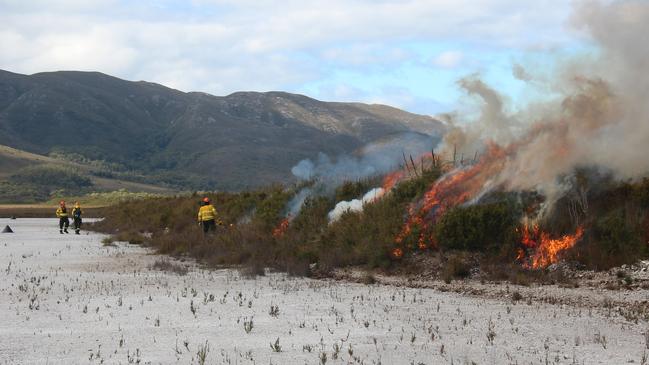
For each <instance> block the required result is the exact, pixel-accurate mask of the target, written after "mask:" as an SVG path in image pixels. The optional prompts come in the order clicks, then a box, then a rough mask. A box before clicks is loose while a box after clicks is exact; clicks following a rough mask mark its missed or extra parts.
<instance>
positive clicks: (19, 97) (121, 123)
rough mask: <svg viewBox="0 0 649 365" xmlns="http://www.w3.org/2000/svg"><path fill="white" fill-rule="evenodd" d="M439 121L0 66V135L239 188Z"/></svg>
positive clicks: (145, 171) (359, 107)
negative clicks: (320, 156)
mask: <svg viewBox="0 0 649 365" xmlns="http://www.w3.org/2000/svg"><path fill="white" fill-rule="evenodd" d="M443 131H444V125H443V123H441V122H439V121H438V120H436V119H434V118H432V117H429V116H423V115H417V114H413V113H409V112H406V111H402V110H400V109H397V108H393V107H390V106H386V105H380V104H371V105H370V104H363V103H357V102H353V103H344V102H325V101H320V100H317V99H313V98H310V97H308V96H305V95H300V94H291V93H287V92H283V91H270V92H255V91H239V92H234V93H231V94H229V95H226V96H215V95H211V94H208V93H203V92H182V91H179V90H175V89H172V88H169V87H166V86H164V85H160V84H156V83H152V82H147V81H127V80H122V79H119V78H116V77H113V76H110V75H106V74H103V73H100V72H82V71H55V72H41V73H36V74H33V75H22V74H18V73H13V72H10V71H3V70H0V144H2V145H7V146H10V147H13V148H17V149H21V150H25V151H27V152H31V153H37V154H42V155H50V154H52V153H59V154H78V155H82V156H83V157H84V158H88V159H91V160H99V161H107V162H109V163H111V164H117V165H119V166H122V167H123V169H124V170H125V171H137V172H138V174H142V175H150V176H158V177H159V176H167V177H168V178H167V177H159V179H160V181H159V182H160V184H163V185H168V186H176V187H183V188H191V189H196V188H208V189H223V190H237V189H243V188H248V187H255V186H259V185H265V184H268V183H273V182H286V181H290V180H291V174H290V167H291V166H293V165H294V164H295V163H297V162H298V161H300V160H302V159H304V158H313V157H315V156H317V154H319V153H325V154H328V155H331V156H338V155H342V154H348V153H352V152H353V151H355V150H357V149H359V148H361V147H362V146H363V145H365V144H367V143H371V142H373V141H376V140H381V139H384V138H386V137H387V136H391V135H399V134H401V133H421V134H427V135H439V134H441V133H443Z"/></svg>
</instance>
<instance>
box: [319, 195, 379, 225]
mask: <svg viewBox="0 0 649 365" xmlns="http://www.w3.org/2000/svg"><path fill="white" fill-rule="evenodd" d="M384 194H385V190H383V188H374V189H372V190H370V191H368V192H367V193H365V195H363V197H362V198H361V199H353V200H350V201H341V202H338V204H336V207H335V208H334V209H333V210H332V211H331V212H329V222H330V223H333V222H335V221H337V220H338V219H339V218H340V217H341V216H342V215H343V214H344V213H347V212H362V211H363V207H364V205H365V204H368V203H372V202H374V201H376V200H378V199H380V198H381V197H382V196H383V195H384Z"/></svg>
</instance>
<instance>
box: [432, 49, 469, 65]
mask: <svg viewBox="0 0 649 365" xmlns="http://www.w3.org/2000/svg"><path fill="white" fill-rule="evenodd" d="M462 59H464V53H462V52H460V51H446V52H442V53H440V54H439V55H438V56H437V57H435V59H434V60H433V64H435V65H436V66H439V67H443V68H455V67H457V66H458V65H459V64H460V63H461V62H462Z"/></svg>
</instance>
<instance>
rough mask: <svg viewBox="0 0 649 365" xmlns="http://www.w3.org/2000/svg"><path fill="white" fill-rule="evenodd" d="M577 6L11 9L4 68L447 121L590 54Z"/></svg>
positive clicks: (34, 0) (457, 0) (452, 0)
mask: <svg viewBox="0 0 649 365" xmlns="http://www.w3.org/2000/svg"><path fill="white" fill-rule="evenodd" d="M572 6H573V4H572V3H571V2H570V1H567V0H537V1H528V0H404V1H393V0H373V1H372V0H311V1H308V0H301V1H300V0H284V1H270V0H189V1H180V0H141V1H136V0H94V1H92V0H30V1H24V0H0V49H2V52H0V69H4V70H8V71H12V72H17V73H24V74H33V73H37V72H43V71H56V70H82V71H99V72H103V73H107V74H110V75H113V76H117V77H120V78H124V79H127V80H146V81H151V82H157V83H160V84H163V85H166V86H169V87H173V88H176V89H179V90H182V91H202V92H207V93H210V94H214V95H227V94H230V93H232V92H236V91H271V90H280V91H287V92H294V93H300V94H305V95H308V96H311V97H314V98H316V99H320V100H326V101H360V102H368V103H382V104H388V105H392V106H396V107H399V108H403V109H406V110H408V111H412V112H416V113H421V114H430V115H435V114H438V113H443V112H449V111H452V110H454V109H455V108H457V107H458V104H459V103H460V101H458V100H461V99H462V98H461V97H462V90H460V88H459V87H458V85H457V80H458V79H460V78H462V77H466V76H467V75H473V74H478V75H480V76H481V77H482V78H483V79H484V80H485V81H486V82H487V83H489V84H490V85H492V86H494V87H495V88H497V89H499V90H502V91H503V92H504V93H505V94H506V96H507V97H509V98H510V99H511V100H512V101H514V102H516V101H517V100H518V99H520V98H522V97H524V95H525V85H524V84H523V83H522V82H521V81H519V80H517V79H516V78H515V77H514V76H513V74H512V68H513V67H514V65H524V66H525V67H532V68H536V69H543V68H545V67H551V65H552V62H553V61H552V60H554V59H555V58H557V57H563V56H567V55H571V54H573V53H575V52H580V51H583V50H588V49H589V40H588V39H587V38H586V37H585V36H584V35H583V34H580V32H579V31H578V30H577V29H575V28H574V27H573V26H571V9H572Z"/></svg>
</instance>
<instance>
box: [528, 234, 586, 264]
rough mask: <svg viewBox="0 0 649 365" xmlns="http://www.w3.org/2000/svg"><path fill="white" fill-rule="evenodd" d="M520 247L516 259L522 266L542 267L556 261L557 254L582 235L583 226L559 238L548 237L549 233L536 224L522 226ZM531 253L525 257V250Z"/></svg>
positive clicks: (559, 254) (571, 245)
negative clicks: (521, 246)
mask: <svg viewBox="0 0 649 365" xmlns="http://www.w3.org/2000/svg"><path fill="white" fill-rule="evenodd" d="M522 233H523V237H522V238H521V244H522V245H523V247H524V248H521V249H520V250H519V253H518V257H517V260H519V261H522V262H523V267H525V268H528V269H542V268H545V267H548V266H550V265H551V264H554V263H556V262H557V261H558V260H559V256H561V254H562V253H563V252H565V251H566V250H568V249H569V248H571V247H573V246H574V245H575V244H576V243H577V242H579V240H580V239H581V238H582V237H583V235H584V228H583V227H578V228H577V231H576V232H575V233H574V234H566V235H563V236H561V237H560V238H550V234H549V233H547V232H542V231H541V230H540V229H539V227H538V226H537V225H535V226H532V227H531V228H530V227H529V226H528V225H525V226H524V227H523V232H522ZM529 250H531V251H532V253H531V255H530V256H529V257H527V258H526V254H525V253H526V251H529Z"/></svg>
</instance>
